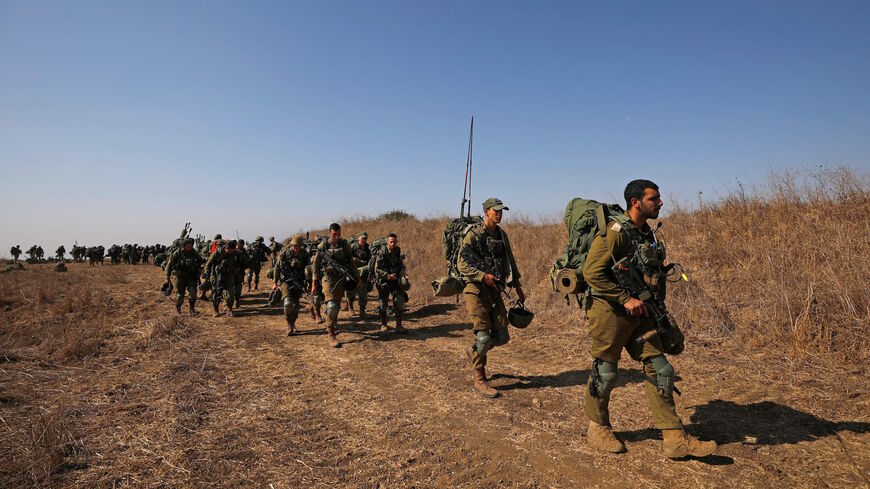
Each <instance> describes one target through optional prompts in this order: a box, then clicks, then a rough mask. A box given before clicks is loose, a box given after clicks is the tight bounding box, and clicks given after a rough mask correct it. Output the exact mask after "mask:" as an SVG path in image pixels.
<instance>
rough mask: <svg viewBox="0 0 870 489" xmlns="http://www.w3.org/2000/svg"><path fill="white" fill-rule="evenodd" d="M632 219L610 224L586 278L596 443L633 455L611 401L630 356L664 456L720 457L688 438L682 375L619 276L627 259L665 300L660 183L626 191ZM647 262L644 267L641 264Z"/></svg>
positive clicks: (589, 394) (590, 408)
mask: <svg viewBox="0 0 870 489" xmlns="http://www.w3.org/2000/svg"><path fill="white" fill-rule="evenodd" d="M624 196H625V203H626V207H627V209H628V211H627V212H626V216H625V217H626V218H625V219H619V220H618V222H617V220H613V221H612V222H610V223H608V224H607V230H606V231H605V235H604V236H602V235H601V233H599V234H597V235H596V236H595V238H594V239H593V241H592V243H591V245H590V247H589V254H588V255H587V257H586V264H585V266H584V267H583V277H584V278H585V279H586V282H587V283H588V284H589V288H588V290H587V292H586V297H585V310H586V320H587V322H588V324H589V333H590V335H591V336H592V350H591V353H592V358H593V362H592V372H591V375H590V376H589V381H588V382H587V387H586V396H585V402H584V404H585V412H586V416H587V417H588V418H589V434H588V437H589V443H590V444H592V445H593V446H594V447H595V448H597V449H599V450H604V451H608V452H612V453H621V452H624V451H625V445H623V444H622V442H621V441H619V440H618V439H617V438H616V437H615V436H614V435H613V430H612V428H611V426H610V412H609V408H608V407H609V403H610V393H611V391H612V389H613V387H614V386H615V384H616V378H617V375H618V369H617V364H618V362H619V357H620V354H621V353H622V349H623V348H625V349H626V351H628V353H629V355H630V356H631V358H632V359H634V360H639V361H641V362H643V370H644V373H645V374H646V375H647V379H646V382H644V385H645V388H646V394H647V400H648V401H649V404H650V409H651V410H652V413H653V419H654V420H655V424H656V427H657V428H658V429H660V430H662V440H663V442H662V448H663V451H664V454H665V456H667V457H668V458H683V457H686V456H688V455H691V456H695V457H704V456H707V455H710V454H712V453H713V452H714V451H715V450H716V442H714V441H709V442H702V441H699V440H698V439H697V438H695V437H693V436H691V435H688V434H686V432H685V431H684V430H683V424H682V421H681V420H680V417H679V416H677V412H676V408H675V405H674V396H673V392H674V368H673V367H672V366H671V364H670V363H669V362H668V360H667V358H665V350H664V346H663V343H662V340H661V338H660V337H659V335H658V334H657V333H655V334H653V335H652V336H651V337H649V339H647V340H646V341H642V342H638V341H636V340H637V339H638V338H640V337H644V338H646V337H647V336H645V335H646V334H647V333H649V332H651V331H654V330H655V321H654V320H652V319H650V318H649V314H648V311H647V308H646V305H645V304H644V302H643V301H642V300H640V299H638V298H636V297H631V296H630V295H629V294H628V293H627V292H626V291H625V289H623V288H622V287H620V286H619V284H618V283H617V282H616V280H615V277H614V276H613V273H612V271H611V268H612V267H613V265H614V264H615V263H616V262H618V261H619V260H621V259H622V258H625V257H629V258H630V259H631V260H632V261H634V262H636V265H637V266H638V267H639V269H640V270H644V271H645V273H646V272H649V271H653V270H652V269H653V268H655V269H656V270H655V271H656V273H653V274H648V275H647V277H648V278H649V279H651V280H654V281H655V282H657V283H656V284H655V285H657V286H658V287H659V288H660V290H662V291H663V292H664V290H665V285H666V283H667V281H666V279H665V278H666V275H667V273H665V270H663V269H662V265H663V262H664V260H665V258H666V257H665V252H664V247H660V246H658V243H657V242H656V238H655V235H654V233H653V231H652V230H651V229H650V227H649V224H647V220H648V219H656V218H658V216H659V210H660V209H661V208H662V200H661V195H660V194H659V188H658V186H656V184H655V183H653V182H651V181H649V180H633V181H631V182H629V184H628V185H627V186H626V187H625V193H624ZM641 257H642V258H643V259H644V261H643V262H640V261H639V260H641Z"/></svg>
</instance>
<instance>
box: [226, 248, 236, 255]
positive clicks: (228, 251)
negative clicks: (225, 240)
mask: <svg viewBox="0 0 870 489" xmlns="http://www.w3.org/2000/svg"><path fill="white" fill-rule="evenodd" d="M224 251H226V252H227V254H228V255H232V254H233V253H235V252H236V249H235V248H224Z"/></svg>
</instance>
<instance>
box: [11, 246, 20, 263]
mask: <svg viewBox="0 0 870 489" xmlns="http://www.w3.org/2000/svg"><path fill="white" fill-rule="evenodd" d="M9 253H12V261H18V257H19V256H21V246H20V245H15V246H13V247H12V248H10V249H9Z"/></svg>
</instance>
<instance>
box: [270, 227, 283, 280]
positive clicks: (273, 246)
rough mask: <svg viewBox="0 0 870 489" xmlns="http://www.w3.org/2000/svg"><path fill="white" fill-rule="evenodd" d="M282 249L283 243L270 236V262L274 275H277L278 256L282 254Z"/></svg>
mask: <svg viewBox="0 0 870 489" xmlns="http://www.w3.org/2000/svg"><path fill="white" fill-rule="evenodd" d="M281 248H282V246H281V243H279V242H278V241H275V237H274V236H269V259H270V260H269V261H270V262H271V270H272V275H274V274H275V262H277V261H278V254H279V253H281ZM272 278H274V277H272Z"/></svg>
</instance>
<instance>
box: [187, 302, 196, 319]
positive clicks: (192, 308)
mask: <svg viewBox="0 0 870 489" xmlns="http://www.w3.org/2000/svg"><path fill="white" fill-rule="evenodd" d="M188 308H189V309H190V317H194V316H196V315H197V314H196V306H194V305H193V304H190V305H189V307H188Z"/></svg>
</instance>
